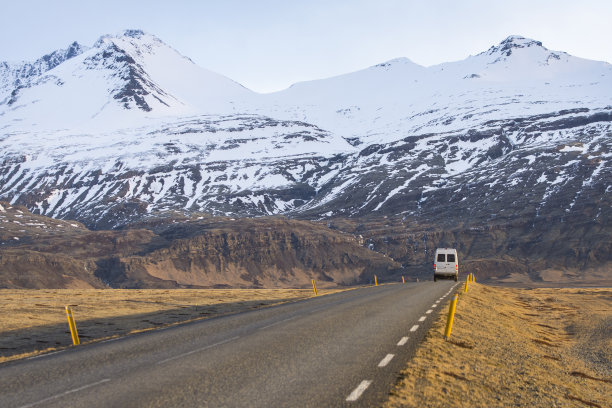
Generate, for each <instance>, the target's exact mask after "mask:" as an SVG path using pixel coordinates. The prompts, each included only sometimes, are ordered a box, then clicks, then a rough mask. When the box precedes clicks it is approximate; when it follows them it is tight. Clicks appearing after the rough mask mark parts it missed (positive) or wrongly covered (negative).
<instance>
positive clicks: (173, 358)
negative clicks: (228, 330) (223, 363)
mask: <svg viewBox="0 0 612 408" xmlns="http://www.w3.org/2000/svg"><path fill="white" fill-rule="evenodd" d="M239 337H240V336H236V337H232V338H231V339H227V340H224V341H220V342H218V343H215V344H211V345H210V346H206V347H202V348H199V349H197V350H192V351H189V352H187V353H183V354H179V355H178V356H174V357H170V358H167V359H165V360H162V361H158V362H157V364H163V363H165V362H167V361H171V360H176V359H177V358H181V357H185V356H188V355H190V354H193V353H198V352H200V351H204V350H207V349H209V348H213V347H216V346H220V345H221V344H225V343H229V342H230V341H232V340H236V339H237V338H239Z"/></svg>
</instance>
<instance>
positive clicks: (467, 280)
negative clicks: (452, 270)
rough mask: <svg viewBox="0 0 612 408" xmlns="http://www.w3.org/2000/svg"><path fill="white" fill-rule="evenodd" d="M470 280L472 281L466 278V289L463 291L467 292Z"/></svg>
mask: <svg viewBox="0 0 612 408" xmlns="http://www.w3.org/2000/svg"><path fill="white" fill-rule="evenodd" d="M469 281H470V280H469V279H466V280H465V289H463V293H466V292H467V288H468V283H469Z"/></svg>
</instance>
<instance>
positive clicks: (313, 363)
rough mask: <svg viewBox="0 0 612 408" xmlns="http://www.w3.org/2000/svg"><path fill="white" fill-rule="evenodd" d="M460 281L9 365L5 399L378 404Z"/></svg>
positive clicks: (345, 297)
mask: <svg viewBox="0 0 612 408" xmlns="http://www.w3.org/2000/svg"><path fill="white" fill-rule="evenodd" d="M455 286H456V283H455V282H450V281H447V282H436V283H434V282H423V283H406V284H390V285H380V286H373V287H366V288H359V289H354V290H349V291H345V292H340V293H336V294H333V295H327V296H320V297H316V298H311V299H308V300H303V301H299V302H294V303H289V304H284V305H280V306H274V307H270V308H265V309H261V310H256V311H250V312H245V313H239V314H236V315H231V316H225V317H218V318H212V319H207V320H202V321H198V322H193V323H187V324H184V325H180V326H175V327H171V328H166V329H160V330H156V331H153V332H147V333H142V334H138V335H133V336H129V337H123V338H120V339H118V340H114V341H106V342H100V343H95V344H90V345H85V346H79V347H73V348H70V349H67V350H65V351H61V352H56V353H49V354H45V355H42V356H37V357H34V358H30V359H25V360H20V361H14V362H9V363H5V364H2V365H0V407H6V408H8V407H23V408H25V407H132V406H133V407H207V406H209V407H339V406H354V407H358V406H364V407H365V406H368V407H369V406H379V405H380V403H381V402H383V401H385V400H386V398H387V396H388V393H389V390H390V389H391V386H392V385H393V384H394V383H395V381H396V379H397V374H398V373H399V371H400V370H401V369H402V368H403V367H404V366H405V363H406V361H407V360H408V359H409V357H410V356H411V355H412V354H413V353H414V350H415V349H416V347H417V346H418V342H419V341H420V340H421V339H422V337H423V336H424V335H425V333H426V331H427V330H428V328H429V327H430V325H431V323H432V322H433V320H434V319H435V317H436V316H437V314H438V312H439V311H440V309H441V308H442V306H443V305H444V304H445V300H447V299H448V296H449V294H450V293H451V291H452V290H453V288H454V287H455Z"/></svg>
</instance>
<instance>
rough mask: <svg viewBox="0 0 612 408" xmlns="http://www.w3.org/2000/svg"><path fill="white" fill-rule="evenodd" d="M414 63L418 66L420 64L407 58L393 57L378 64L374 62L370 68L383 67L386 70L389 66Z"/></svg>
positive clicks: (411, 64)
mask: <svg viewBox="0 0 612 408" xmlns="http://www.w3.org/2000/svg"><path fill="white" fill-rule="evenodd" d="M414 65H416V66H419V67H420V66H421V65H419V64H417V63H415V62H413V61H412V60H410V59H409V58H406V57H400V58H394V59H392V60H389V61H386V62H382V63H380V64H376V65H374V66H373V67H372V68H384V69H386V70H388V69H390V68H391V67H401V66H414Z"/></svg>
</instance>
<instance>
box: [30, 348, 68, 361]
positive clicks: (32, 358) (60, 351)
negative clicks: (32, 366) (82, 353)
mask: <svg viewBox="0 0 612 408" xmlns="http://www.w3.org/2000/svg"><path fill="white" fill-rule="evenodd" d="M64 351H66V350H58V351H52V352H51V353H44V354H39V355H37V356H32V357H28V358H27V359H26V360H34V359H35V358H40V357H46V356H50V355H52V354H57V353H63V352H64Z"/></svg>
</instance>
